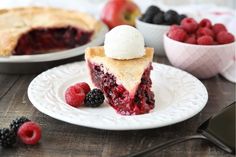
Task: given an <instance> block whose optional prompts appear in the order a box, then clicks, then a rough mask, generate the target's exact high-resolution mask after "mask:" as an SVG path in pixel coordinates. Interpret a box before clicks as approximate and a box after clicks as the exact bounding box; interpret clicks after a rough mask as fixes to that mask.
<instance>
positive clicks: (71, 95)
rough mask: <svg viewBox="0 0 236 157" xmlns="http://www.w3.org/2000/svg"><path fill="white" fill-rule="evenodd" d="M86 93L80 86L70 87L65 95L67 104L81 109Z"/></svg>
mask: <svg viewBox="0 0 236 157" xmlns="http://www.w3.org/2000/svg"><path fill="white" fill-rule="evenodd" d="M84 98H85V92H84V90H83V88H82V87H80V86H70V87H69V88H67V90H66V93H65V99H66V103H68V104H69V105H71V106H73V107H79V106H81V105H82V104H83V102H84Z"/></svg>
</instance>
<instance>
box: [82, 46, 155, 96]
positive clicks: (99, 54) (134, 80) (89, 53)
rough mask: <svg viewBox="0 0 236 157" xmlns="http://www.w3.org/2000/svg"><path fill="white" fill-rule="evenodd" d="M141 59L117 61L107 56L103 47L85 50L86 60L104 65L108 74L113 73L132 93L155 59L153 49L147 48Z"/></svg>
mask: <svg viewBox="0 0 236 157" xmlns="http://www.w3.org/2000/svg"><path fill="white" fill-rule="evenodd" d="M145 51H146V52H145V55H144V56H143V57H141V58H136V59H129V60H117V59H112V58H109V57H106V56H105V53H104V48H103V47H92V48H87V49H86V50H85V59H86V60H89V61H90V62H92V63H96V64H103V65H104V67H106V69H103V70H104V71H106V72H111V73H112V74H113V75H115V76H116V77H117V80H118V81H119V83H120V84H122V85H123V86H124V87H125V88H126V90H128V91H129V92H130V93H134V91H135V90H136V88H137V86H138V85H139V84H140V82H141V77H142V75H143V72H144V70H145V69H146V68H147V67H148V66H149V64H150V63H151V62H152V59H153V53H154V49H153V48H146V49H145Z"/></svg>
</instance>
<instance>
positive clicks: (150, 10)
mask: <svg viewBox="0 0 236 157" xmlns="http://www.w3.org/2000/svg"><path fill="white" fill-rule="evenodd" d="M159 11H161V10H160V8H158V7H157V6H154V5H151V6H150V7H148V8H147V10H146V12H145V15H152V16H154V15H155V14H157V13H158V12H159Z"/></svg>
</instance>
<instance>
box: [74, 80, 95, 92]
mask: <svg viewBox="0 0 236 157" xmlns="http://www.w3.org/2000/svg"><path fill="white" fill-rule="evenodd" d="M74 86H75V87H77V86H79V87H81V88H82V89H83V90H84V93H85V94H88V92H89V91H90V90H91V89H90V87H89V85H88V84H87V83H86V82H80V83H76V84H75V85H74Z"/></svg>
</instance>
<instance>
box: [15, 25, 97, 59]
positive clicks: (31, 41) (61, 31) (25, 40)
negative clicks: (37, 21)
mask: <svg viewBox="0 0 236 157" xmlns="http://www.w3.org/2000/svg"><path fill="white" fill-rule="evenodd" d="M92 34H93V32H92V31H91V32H88V31H84V30H82V29H78V28H75V27H71V26H68V27H62V28H37V29H32V30H31V31H29V32H27V33H25V34H23V35H22V36H21V37H20V39H19V41H18V43H17V45H16V47H15V49H14V51H13V52H12V54H13V55H31V54H39V53H46V52H50V51H56V50H65V49H70V48H75V47H77V46H80V45H84V44H86V43H88V42H89V41H90V39H91V37H92Z"/></svg>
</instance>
